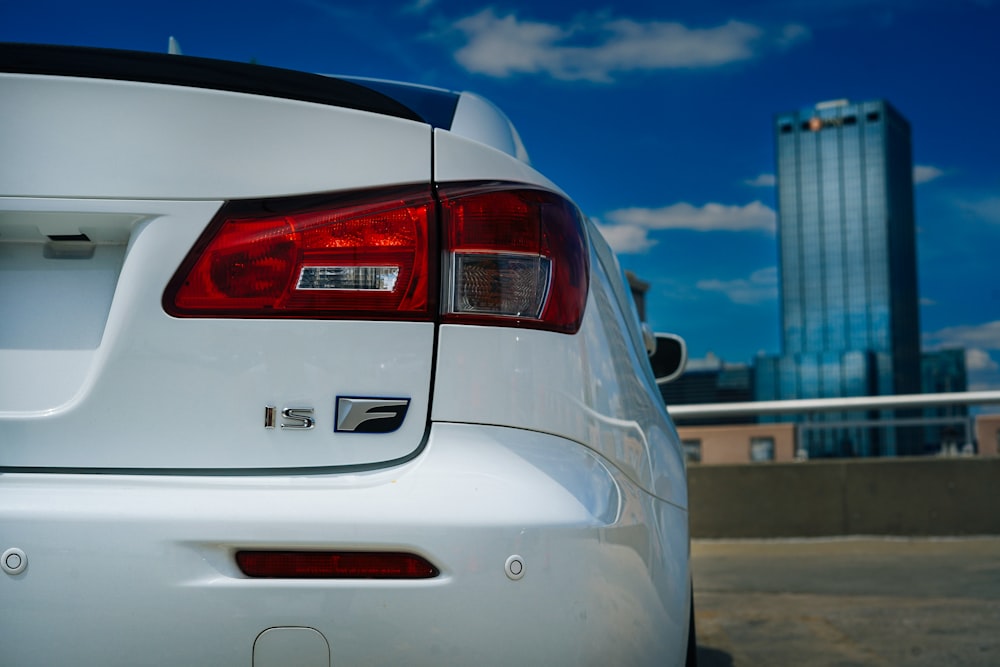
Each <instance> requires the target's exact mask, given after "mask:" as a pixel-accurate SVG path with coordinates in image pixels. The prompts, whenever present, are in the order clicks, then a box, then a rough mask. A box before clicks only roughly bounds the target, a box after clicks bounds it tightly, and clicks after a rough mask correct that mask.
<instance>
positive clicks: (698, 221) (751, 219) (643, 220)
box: [607, 201, 777, 233]
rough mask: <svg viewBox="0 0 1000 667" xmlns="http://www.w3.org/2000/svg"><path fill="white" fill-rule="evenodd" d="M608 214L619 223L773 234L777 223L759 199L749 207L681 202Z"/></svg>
mask: <svg viewBox="0 0 1000 667" xmlns="http://www.w3.org/2000/svg"><path fill="white" fill-rule="evenodd" d="M607 217H608V219H609V220H611V221H612V222H614V223H615V224H618V225H633V226H636V227H644V228H647V229H692V230H695V231H699V232H709V231H749V230H760V231H766V232H772V233H773V232H774V230H775V228H776V225H777V222H776V220H777V216H776V215H775V212H774V210H773V209H772V208H770V207H769V206H766V205H765V204H763V203H762V202H760V201H755V202H751V203H749V204H747V205H746V206H726V205H724V204H705V205H704V206H701V207H698V206H692V205H691V204H688V203H686V202H681V203H678V204H672V205H670V206H665V207H663V208H622V209H618V210H616V211H611V212H610V213H608V214H607Z"/></svg>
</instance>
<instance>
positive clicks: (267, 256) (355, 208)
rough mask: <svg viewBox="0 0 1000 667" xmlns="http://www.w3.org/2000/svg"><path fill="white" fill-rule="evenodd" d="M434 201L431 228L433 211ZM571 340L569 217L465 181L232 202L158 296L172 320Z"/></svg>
mask: <svg viewBox="0 0 1000 667" xmlns="http://www.w3.org/2000/svg"><path fill="white" fill-rule="evenodd" d="M438 205H440V209H439V210H440V220H439V219H438V218H437V216H436V215H435V211H436V210H437V206H438ZM439 225H440V228H441V230H442V235H443V239H442V250H443V256H444V260H445V267H444V272H443V273H444V281H445V282H444V288H443V290H442V302H443V303H442V307H441V317H442V321H444V322H450V323H465V324H486V325H500V326H517V327H530V328H536V329H546V330H549V331H558V332H562V333H575V332H576V331H577V330H578V329H579V327H580V322H581V321H582V319H583V312H584V308H585V306H586V302H587V290H588V287H589V271H590V265H589V259H588V257H589V256H588V249H587V242H586V232H585V231H584V223H583V219H582V217H581V215H580V212H579V211H578V209H577V208H576V206H574V205H573V204H572V203H570V202H569V201H567V200H566V199H564V198H563V197H561V196H559V195H557V194H555V193H553V192H550V191H548V190H542V189H539V188H535V187H532V186H528V185H520V184H512V183H465V184H450V185H447V186H443V187H441V188H440V189H439V191H438V197H437V198H436V199H435V197H434V195H433V194H432V193H431V191H430V189H429V186H420V187H407V188H394V189H388V190H378V191H368V192H359V193H352V194H349V195H336V196H325V197H319V196H315V197H313V196H310V197H292V198H285V199H269V200H263V201H251V202H248V201H235V202H230V203H229V204H227V205H225V206H224V207H223V208H222V210H220V212H219V214H218V215H217V216H216V218H215V220H214V221H213V222H212V224H211V225H209V227H208V229H207V230H206V231H205V233H204V234H203V235H202V237H201V238H200V239H199V240H198V242H197V243H196V244H195V247H194V248H193V249H192V250H191V252H190V253H189V254H188V256H187V258H186V259H185V260H184V262H183V263H182V264H181V267H180V268H179V269H178V271H177V273H176V274H175V275H174V277H173V279H172V280H171V281H170V284H169V285H168V286H167V290H166V292H165V293H164V295H163V306H164V309H165V310H166V311H167V312H168V313H170V314H171V315H174V316H176V317H260V318H277V317H289V318H290V317H296V318H309V319H316V318H329V319H401V320H402V319H409V320H430V319H433V317H434V316H435V315H437V308H436V306H437V294H438V290H437V287H438V277H439V271H438V265H437V257H438V256H439V253H438V245H437V236H436V235H437V229H438V227H439Z"/></svg>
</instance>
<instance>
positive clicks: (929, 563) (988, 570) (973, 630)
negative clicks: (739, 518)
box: [691, 537, 1000, 667]
mask: <svg viewBox="0 0 1000 667" xmlns="http://www.w3.org/2000/svg"><path fill="white" fill-rule="evenodd" d="M691 551H692V556H693V569H694V585H695V610H696V626H697V633H698V645H699V649H698V659H699V665H700V666H701V667H732V666H736V667H752V666H757V665H767V666H780V665H809V666H810V667H812V666H816V667H833V666H837V667H848V666H852V665H878V666H882V665H887V666H888V665H892V666H895V665H912V666H915V667H921V666H923V665H927V666H931V665H933V666H934V667H942V666H952V665H962V666H964V665H969V666H980V665H981V666H983V667H986V666H990V667H995V666H1000V537H984V538H961V539H894V538H838V539H830V540H774V541H742V540H740V541H714V540H712V541H709V540H697V541H695V542H694V543H693V544H692V547H691Z"/></svg>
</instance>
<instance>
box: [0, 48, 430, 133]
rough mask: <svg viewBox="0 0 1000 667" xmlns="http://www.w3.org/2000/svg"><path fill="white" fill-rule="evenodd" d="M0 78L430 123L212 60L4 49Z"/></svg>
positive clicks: (325, 85)
mask: <svg viewBox="0 0 1000 667" xmlns="http://www.w3.org/2000/svg"><path fill="white" fill-rule="evenodd" d="M0 72H9V73H15V74H44V75H51V76H74V77H83V78H92V79H114V80H121V81H139V82H144V83H160V84H168V85H174V86H186V87H188V88H206V89H211V90H224V91H228V92H234V93H248V94H251V95H264V96H267V97H278V98H283V99H291V100H300V101H303V102H314V103H317V104H326V105H330V106H337V107H344V108H347V109H356V110H358V111H369V112H372V113H377V114H381V115H383V116H394V117H396V118H403V119H406V120H414V121H419V122H422V123H425V122H428V121H427V120H426V119H425V118H424V117H422V116H421V115H420V114H418V113H417V112H416V111H414V110H413V109H411V108H410V107H408V106H406V105H405V104H402V103H400V102H398V101H397V100H394V99H392V98H391V97H388V96H386V95H384V94H382V93H380V92H378V91H375V90H372V89H371V88H367V87H365V86H364V85H361V84H357V83H351V82H349V81H343V80H341V79H336V78H333V77H327V76H321V75H318V74H309V73H306V72H298V71H295V70H288V69H281V68H277V67H267V66H264V65H253V64H249V63H237V62H230V61H226V60H214V59H211V58H196V57H192V56H181V55H171V54H164V53H148V52H145V51H124V50H117V49H100V48H91V47H80V46H49V45H39V44H11V43H0Z"/></svg>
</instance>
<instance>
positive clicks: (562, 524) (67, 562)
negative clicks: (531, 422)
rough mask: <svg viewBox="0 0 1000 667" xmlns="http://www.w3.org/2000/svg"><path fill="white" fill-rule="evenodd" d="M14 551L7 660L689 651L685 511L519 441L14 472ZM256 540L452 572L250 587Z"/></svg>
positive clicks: (627, 655)
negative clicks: (318, 468) (198, 470)
mask: <svg viewBox="0 0 1000 667" xmlns="http://www.w3.org/2000/svg"><path fill="white" fill-rule="evenodd" d="M9 548H19V549H21V550H22V551H23V552H24V554H25V556H26V558H27V563H28V565H27V568H26V569H25V570H24V571H23V572H21V573H19V574H14V575H11V574H7V573H2V572H0V599H3V601H4V603H3V605H2V606H0V654H2V655H0V657H2V660H0V662H3V663H4V664H17V665H51V664H98V663H99V664H104V665H116V664H122V665H125V664H127V665H141V664H149V665H157V664H166V663H171V664H174V663H185V662H186V663H188V664H211V665H249V664H251V661H252V660H254V642H255V640H257V638H258V636H260V635H261V633H262V632H264V631H265V630H267V629H269V628H312V629H314V630H315V631H316V632H302V631H295V632H291V633H287V634H285V635H283V637H284V639H283V642H284V643H283V644H282V648H281V649H280V650H285V651H292V652H294V651H296V650H297V648H296V647H297V646H298V647H299V648H301V649H302V650H303V651H305V650H306V648H307V647H306V646H305V644H302V645H301V646H300V645H299V644H298V642H299V639H300V638H304V639H303V640H302V641H305V642H311V646H312V648H315V645H316V643H317V642H316V641H314V640H315V639H316V638H319V640H320V643H321V642H322V640H325V643H326V645H327V646H328V648H329V654H330V656H331V660H332V662H333V663H335V664H391V663H396V664H408V665H417V664H436V665H442V664H480V665H487V664H510V663H511V662H514V661H515V660H517V661H521V662H528V663H535V664H539V663H546V664H553V665H556V664H566V665H581V664H598V663H600V664H608V663H617V664H646V663H654V662H656V663H658V664H673V663H674V662H675V661H676V662H678V663H679V662H681V661H682V658H683V652H684V646H685V641H686V637H687V621H688V616H687V604H688V595H689V589H688V581H689V572H688V533H687V514H686V512H685V511H683V510H681V509H678V508H676V507H674V506H672V505H670V504H668V503H665V502H663V501H661V500H658V499H656V498H653V497H651V496H649V495H648V494H646V493H645V492H643V491H642V490H640V489H638V488H637V487H635V486H634V485H633V484H632V483H631V482H630V481H629V480H628V478H627V477H625V476H624V475H622V474H620V473H619V472H618V471H617V470H615V469H614V468H613V467H611V466H610V465H609V464H606V463H605V462H603V461H602V460H600V459H599V458H598V457H597V456H596V455H594V454H593V453H592V452H590V451H589V450H587V449H586V448H584V447H581V446H580V445H578V444H576V443H572V442H569V441H567V440H564V439H561V438H556V437H553V436H548V435H544V434H539V433H534V432H529V431H522V430H516V429H504V428H496V427H484V426H474V425H459V424H435V425H434V426H433V428H432V429H431V433H430V437H429V439H428V443H427V446H426V448H425V450H424V451H423V453H422V454H421V455H420V456H418V457H417V458H416V459H414V460H413V461H410V462H409V463H407V464H405V465H401V466H398V467H396V468H392V469H388V470H382V471H376V472H366V473H350V474H340V475H317V476H296V477H245V476H237V475H234V476H229V477H223V476H213V477H159V476H139V475H133V476H117V475H116V476H111V475H65V474H59V475H45V474H3V475H0V551H3V550H6V549H9ZM245 548H263V549H267V548H275V549H288V548H296V549H341V550H343V549H358V550H382V549H385V550H403V551H409V552H413V553H416V554H419V555H421V556H423V557H425V558H427V559H428V560H429V561H430V562H431V563H433V564H434V565H435V566H436V567H437V568H438V569H439V570H440V571H441V574H440V576H438V577H436V578H433V579H428V580H420V581H372V580H336V581H333V580H324V581H317V580H308V581H303V580H294V581H292V580H263V579H248V578H246V577H244V576H243V575H242V574H241V573H240V572H239V570H238V569H237V567H236V565H235V562H234V559H233V554H234V553H235V551H236V550H238V549H245ZM511 555H518V556H520V557H521V559H522V561H523V563H524V576H523V577H522V578H520V579H512V578H510V577H508V576H507V574H506V573H505V567H504V566H505V562H506V561H507V559H508V558H509V557H510V556H511ZM272 636H273V635H272ZM261 646H263V644H260V645H259V646H258V650H259V651H260V650H262V649H261ZM273 647H274V645H273V644H272V645H271V648H273ZM312 648H310V649H309V650H312ZM269 650H270V649H269ZM257 657H258V662H264V656H263V654H259V655H258V656H257ZM289 657H290V656H289Z"/></svg>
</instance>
